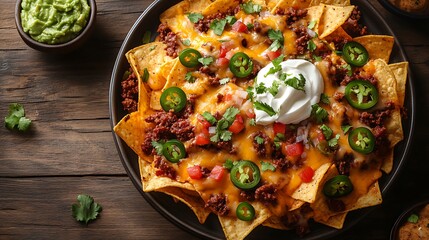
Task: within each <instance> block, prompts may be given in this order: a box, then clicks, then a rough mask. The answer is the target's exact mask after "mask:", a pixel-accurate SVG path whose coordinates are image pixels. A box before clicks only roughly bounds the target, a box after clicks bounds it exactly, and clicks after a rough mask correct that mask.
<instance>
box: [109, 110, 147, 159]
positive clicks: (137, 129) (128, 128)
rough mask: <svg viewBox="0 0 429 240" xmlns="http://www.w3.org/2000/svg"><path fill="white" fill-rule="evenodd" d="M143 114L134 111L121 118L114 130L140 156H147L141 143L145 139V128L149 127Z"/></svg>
mask: <svg viewBox="0 0 429 240" xmlns="http://www.w3.org/2000/svg"><path fill="white" fill-rule="evenodd" d="M142 122H143V123H145V121H143V116H142V114H140V113H139V112H133V113H130V114H128V115H126V116H125V117H123V118H122V119H121V121H119V123H118V124H116V126H115V127H114V128H113V131H115V133H116V134H117V135H118V136H119V137H120V138H121V139H122V140H123V141H125V143H126V144H127V145H128V146H129V147H130V148H131V149H132V150H133V151H134V152H135V153H137V155H138V156H140V157H146V158H147V156H146V155H145V154H144V153H143V151H142V148H141V143H142V142H143V140H144V134H143V133H144V129H145V128H146V127H147V125H146V124H142Z"/></svg>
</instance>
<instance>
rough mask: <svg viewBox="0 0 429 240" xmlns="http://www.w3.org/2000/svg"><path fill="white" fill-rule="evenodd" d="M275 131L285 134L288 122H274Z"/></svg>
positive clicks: (275, 132)
mask: <svg viewBox="0 0 429 240" xmlns="http://www.w3.org/2000/svg"><path fill="white" fill-rule="evenodd" d="M273 131H274V134H277V133H281V134H285V132H286V124H283V123H280V122H274V124H273Z"/></svg>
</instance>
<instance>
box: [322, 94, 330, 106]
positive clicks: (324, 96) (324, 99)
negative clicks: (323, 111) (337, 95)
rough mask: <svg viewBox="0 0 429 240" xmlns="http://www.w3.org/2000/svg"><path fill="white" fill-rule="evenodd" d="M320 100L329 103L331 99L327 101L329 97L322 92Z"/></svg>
mask: <svg viewBox="0 0 429 240" xmlns="http://www.w3.org/2000/svg"><path fill="white" fill-rule="evenodd" d="M320 102H322V103H324V104H327V105H329V104H331V101H329V97H328V96H327V95H326V94H324V93H322V94H321V95H320Z"/></svg>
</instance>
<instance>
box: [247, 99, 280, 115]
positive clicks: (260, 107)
mask: <svg viewBox="0 0 429 240" xmlns="http://www.w3.org/2000/svg"><path fill="white" fill-rule="evenodd" d="M253 105H254V106H255V108H256V109H258V110H261V111H264V112H266V113H267V114H268V115H270V116H274V115H276V114H277V112H276V111H275V110H274V109H273V108H272V107H271V106H270V105H268V104H266V103H264V102H259V101H255V102H254V103H253Z"/></svg>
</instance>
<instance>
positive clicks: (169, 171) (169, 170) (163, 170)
mask: <svg viewBox="0 0 429 240" xmlns="http://www.w3.org/2000/svg"><path fill="white" fill-rule="evenodd" d="M154 167H155V168H156V172H155V174H156V176H164V177H169V178H171V179H173V180H175V179H176V176H177V172H176V170H175V169H174V168H173V167H172V166H170V165H169V163H168V162H167V161H165V160H164V158H163V157H161V156H158V155H156V156H155V160H154Z"/></svg>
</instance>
